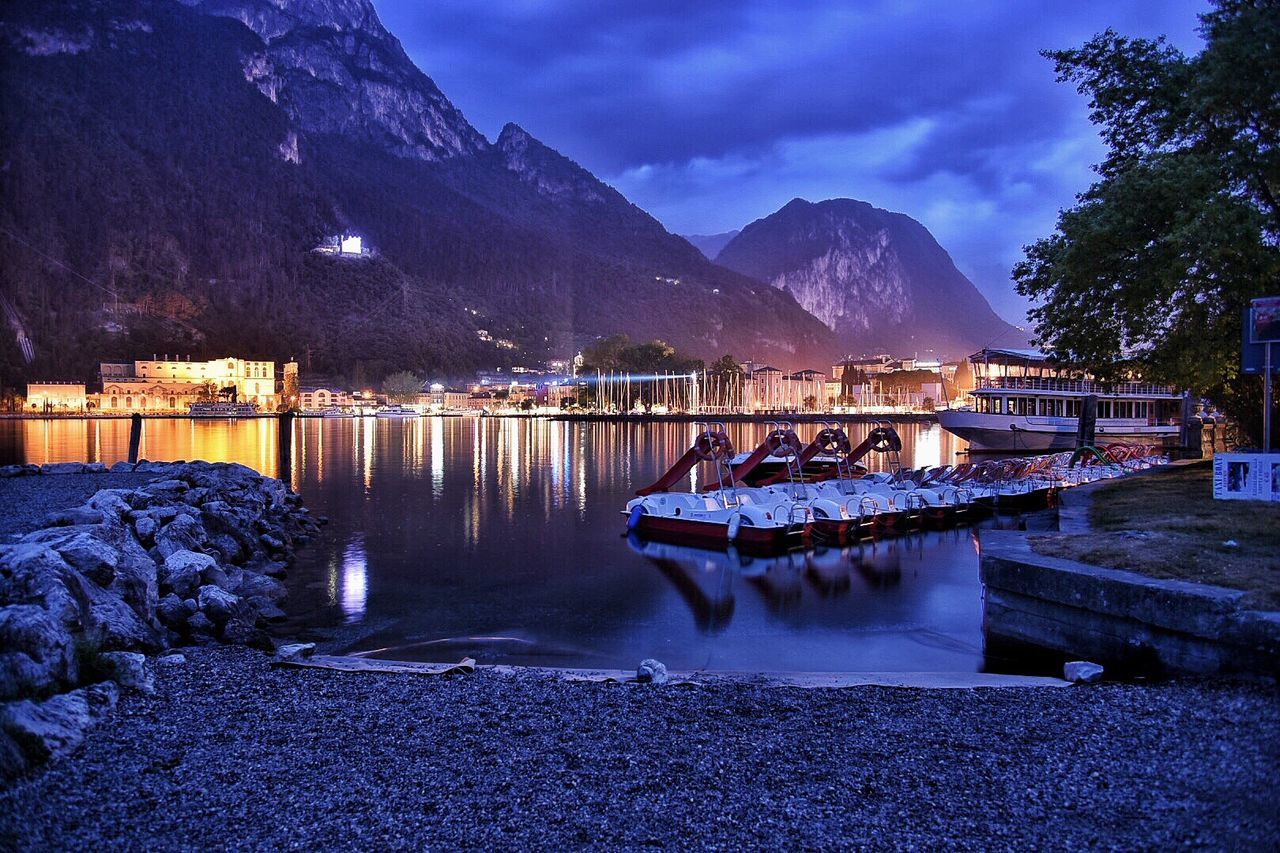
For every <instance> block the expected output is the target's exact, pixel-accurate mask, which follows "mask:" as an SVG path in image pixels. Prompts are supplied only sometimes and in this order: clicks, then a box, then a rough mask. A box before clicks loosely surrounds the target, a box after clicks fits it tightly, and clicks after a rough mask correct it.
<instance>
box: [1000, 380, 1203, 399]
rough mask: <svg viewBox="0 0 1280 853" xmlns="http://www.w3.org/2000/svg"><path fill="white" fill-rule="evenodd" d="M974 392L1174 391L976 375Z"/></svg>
mask: <svg viewBox="0 0 1280 853" xmlns="http://www.w3.org/2000/svg"><path fill="white" fill-rule="evenodd" d="M977 387H978V389H982V388H991V389H996V390H1006V391H1058V392H1068V393H1071V392H1074V393H1078V394H1107V395H1111V394H1121V395H1127V396H1140V397H1172V396H1177V393H1178V392H1177V391H1176V390H1175V389H1174V388H1172V387H1171V386H1168V385H1157V384H1156V383H1154V382H1113V383H1105V382H1098V381H1097V380H1093V379H1058V378H1053V379H1047V378H1043V377H1036V376H980V377H978V385H977Z"/></svg>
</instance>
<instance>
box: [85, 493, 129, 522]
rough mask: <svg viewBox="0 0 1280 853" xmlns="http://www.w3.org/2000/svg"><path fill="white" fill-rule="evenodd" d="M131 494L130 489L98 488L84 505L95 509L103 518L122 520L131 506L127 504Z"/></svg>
mask: <svg viewBox="0 0 1280 853" xmlns="http://www.w3.org/2000/svg"><path fill="white" fill-rule="evenodd" d="M132 495H133V491H132V490H131V489H99V490H98V491H96V492H94V493H93V496H92V497H90V498H89V500H87V501H85V503H84V505H85V506H86V507H88V508H89V509H95V510H98V511H99V512H101V513H102V515H103V517H104V518H108V517H110V518H112V519H114V520H119V521H123V520H124V518H125V517H126V516H127V515H128V514H129V513H131V512H133V508H132V507H130V505H129V498H130V497H131V496H132Z"/></svg>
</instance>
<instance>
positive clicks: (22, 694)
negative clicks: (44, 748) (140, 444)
mask: <svg viewBox="0 0 1280 853" xmlns="http://www.w3.org/2000/svg"><path fill="white" fill-rule="evenodd" d="M74 464H77V465H78V463H74ZM84 468H85V466H79V467H78V468H77V470H76V471H70V470H68V471H65V472H64V471H60V470H58V471H54V470H50V471H41V472H40V473H48V474H57V473H89V472H86V471H85V470H84ZM112 470H113V471H115V470H129V471H135V472H139V473H152V474H156V475H157V479H156V480H154V481H152V482H151V483H148V484H147V485H145V486H143V487H141V488H136V489H102V490H100V491H98V492H97V493H96V494H94V495H93V496H92V497H91V498H90V499H89V500H88V501H86V502H85V503H84V504H83V505H82V506H79V507H76V508H74V509H70V510H64V511H61V512H58V513H54V514H53V515H51V516H50V517H49V518H47V519H45V524H44V525H43V526H42V527H41V528H40V529H38V530H36V531H34V532H32V533H29V534H27V535H26V536H24V537H22V539H20V540H19V541H18V542H16V543H13V544H8V545H3V546H0V701H11V700H16V699H24V698H40V697H44V696H48V695H50V694H54V693H60V692H63V691H66V690H70V689H71V688H75V687H77V686H78V685H81V684H84V683H86V682H90V681H94V680H98V679H101V678H116V680H117V681H119V680H120V679H119V678H118V677H117V676H118V675H119V670H120V668H121V662H122V660H124V659H123V658H121V657H119V656H113V655H111V654H110V653H112V652H129V651H143V652H152V653H154V652H161V651H163V650H165V649H167V648H169V647H170V646H172V645H175V644H177V643H188V642H216V641H221V642H225V643H239V644H247V645H256V646H261V647H263V648H267V649H269V648H270V647H271V641H270V638H269V637H268V636H267V634H266V633H265V631H264V630H263V628H264V626H265V625H267V624H268V623H270V622H272V621H275V620H280V619H283V618H284V612H283V611H282V610H281V609H280V606H279V605H280V602H281V600H282V599H283V598H284V596H285V588H284V586H283V584H281V583H280V581H279V579H280V578H282V577H283V576H284V574H285V571H286V569H287V567H288V566H289V564H290V563H291V562H292V560H293V553H294V549H295V547H297V546H299V545H301V544H302V543H303V542H305V540H306V538H307V537H308V536H310V535H311V534H313V533H314V532H315V530H316V529H317V528H318V524H317V522H316V521H315V520H314V519H313V518H312V517H311V516H310V515H309V514H308V512H307V510H306V509H305V508H304V507H302V506H301V498H300V497H299V496H298V495H296V494H293V493H292V492H290V491H289V490H288V489H287V488H286V487H285V485H284V483H282V482H280V481H279V480H275V479H271V478H268V477H263V476H262V475H260V474H258V473H257V472H256V471H254V470H252V469H251V468H247V467H245V466H243V465H237V464H227V463H209V462H181V463H159V462H143V463H140V464H138V465H137V466H132V465H127V463H126V464H123V465H118V466H116V467H113V469H112ZM29 473H35V472H34V471H31V470H30V469H29V468H25V467H24V468H21V469H18V470H14V471H9V470H6V471H3V472H0V475H6V474H7V475H8V476H14V475H18V476H21V475H25V474H29ZM126 686H128V685H126ZM49 701H52V700H49ZM60 701H62V703H63V704H64V705H65V704H66V702H67V701H70V700H65V699H64V698H63V699H60ZM30 704H31V703H29V702H28V703H13V704H10V705H7V706H5V707H4V708H3V710H0V728H3V729H4V730H5V731H6V732H9V733H10V734H11V736H12V735H16V734H17V733H18V729H22V730H23V731H25V729H24V728H23V727H22V726H17V724H16V723H15V719H17V717H18V716H21V717H22V718H24V719H27V720H30V719H32V715H33V713H35V712H34V711H33V710H32V708H29V707H27V706H28V705H30ZM72 704H73V705H74V704H76V703H75V702H72ZM77 707H78V705H77ZM36 716H37V717H38V714H37V715H36ZM28 728H29V727H28ZM3 751H4V750H3V749H0V752H3ZM28 752H30V750H28ZM38 752H39V751H38V750H37V753H38ZM32 757H33V758H38V757H39V756H38V754H37V755H32ZM0 763H2V762H0Z"/></svg>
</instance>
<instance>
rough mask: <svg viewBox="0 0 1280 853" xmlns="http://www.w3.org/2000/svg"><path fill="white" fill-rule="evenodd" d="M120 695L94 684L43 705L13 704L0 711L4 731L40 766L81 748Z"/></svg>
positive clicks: (112, 689)
mask: <svg viewBox="0 0 1280 853" xmlns="http://www.w3.org/2000/svg"><path fill="white" fill-rule="evenodd" d="M119 695H120V693H119V690H118V689H117V688H116V687H115V685H113V684H94V685H91V686H89V687H82V688H81V689H79V690H72V691H71V692H70V693H63V694H62V695H60V696H54V697H53V698H51V699H46V700H44V701H43V702H34V701H32V700H29V699H28V700H24V701H22V702H11V703H9V704H8V705H5V706H3V707H2V708H0V730H3V731H4V733H5V734H6V735H8V737H9V738H11V739H12V741H13V743H14V744H16V745H17V747H18V748H19V749H20V750H21V751H22V754H23V757H24V758H25V759H26V761H27V762H28V763H29V764H40V763H43V762H45V761H48V760H49V759H50V758H52V757H53V756H55V755H60V754H62V753H65V752H70V751H71V750H73V749H75V748H76V747H77V746H79V745H80V743H81V742H82V741H83V740H84V733H85V730H86V729H88V728H89V727H90V726H92V725H93V724H94V723H95V722H97V721H98V720H99V719H100V718H101V717H102V716H104V715H105V714H107V713H109V712H110V711H111V709H113V708H115V706H116V702H117V700H118V698H119Z"/></svg>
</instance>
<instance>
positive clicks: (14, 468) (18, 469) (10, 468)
mask: <svg viewBox="0 0 1280 853" xmlns="http://www.w3.org/2000/svg"><path fill="white" fill-rule="evenodd" d="M25 473H27V472H26V471H25V470H24V469H23V467H22V466H21V465H3V466H0V477H21V476H22V475H23V474H25Z"/></svg>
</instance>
